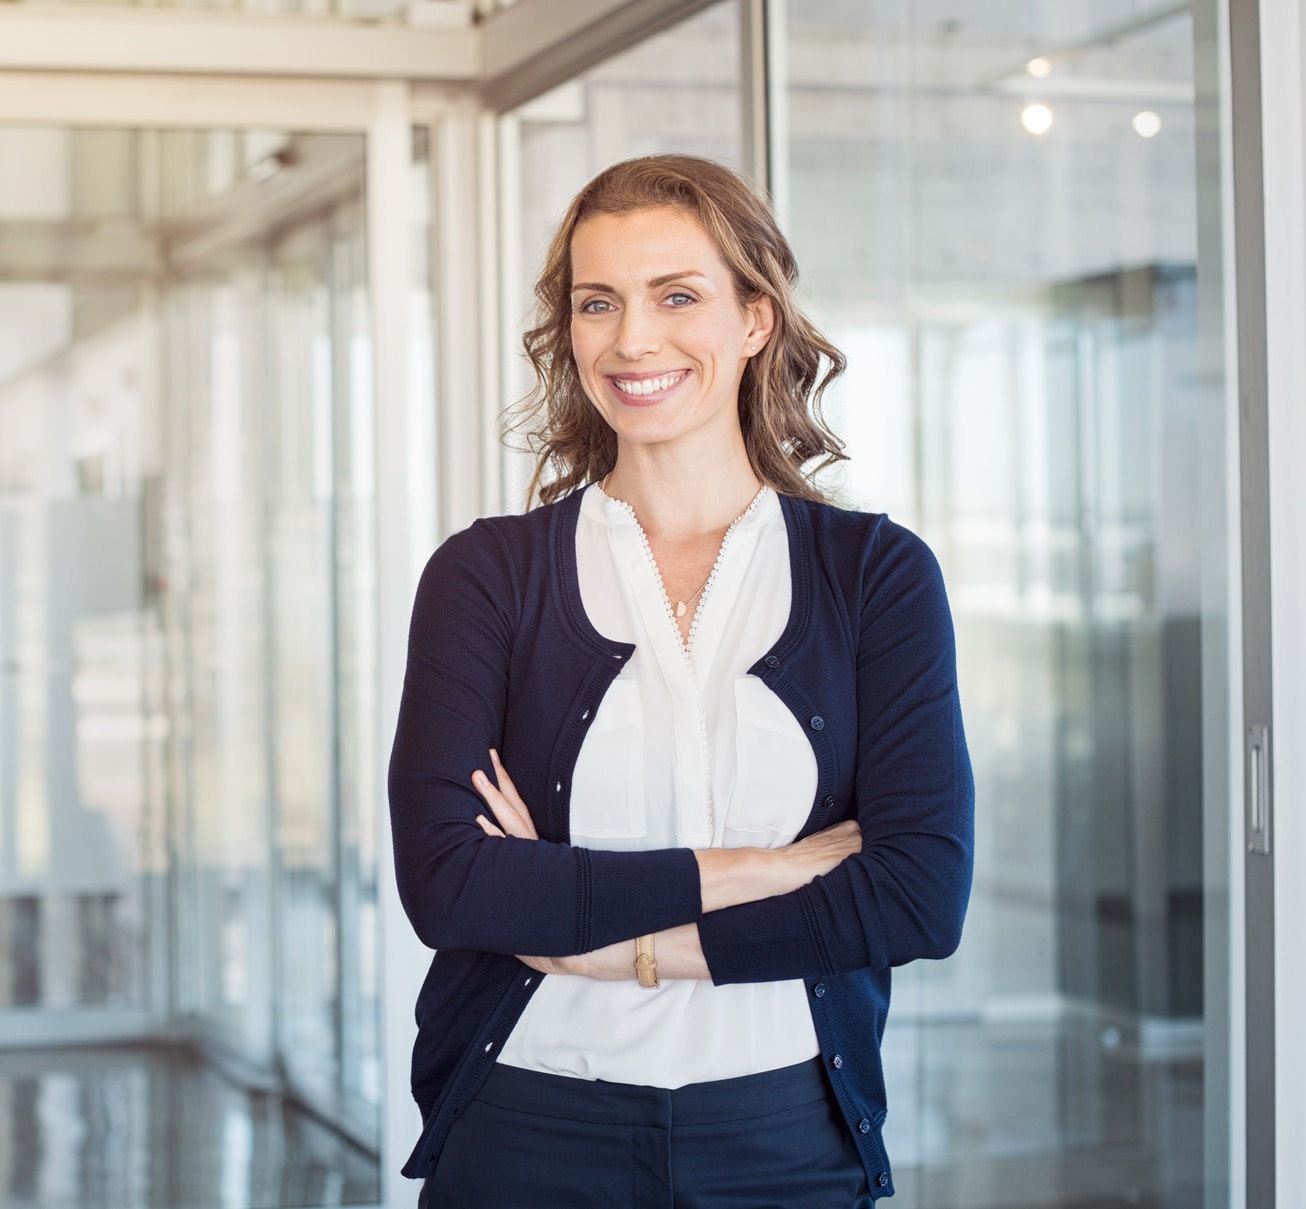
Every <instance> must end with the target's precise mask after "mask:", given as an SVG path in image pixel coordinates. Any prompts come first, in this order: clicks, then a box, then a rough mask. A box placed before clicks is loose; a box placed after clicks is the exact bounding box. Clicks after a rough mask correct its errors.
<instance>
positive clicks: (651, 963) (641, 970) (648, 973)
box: [635, 936, 661, 991]
mask: <svg viewBox="0 0 1306 1209" xmlns="http://www.w3.org/2000/svg"><path fill="white" fill-rule="evenodd" d="M635 973H636V974H638V975H639V985H640V986H642V987H643V988H644V989H645V990H647V991H651V990H653V988H654V987H657V986H660V985H661V983H659V982H658V963H657V958H656V957H654V956H653V937H652V936H640V937H637V938H636V940H635Z"/></svg>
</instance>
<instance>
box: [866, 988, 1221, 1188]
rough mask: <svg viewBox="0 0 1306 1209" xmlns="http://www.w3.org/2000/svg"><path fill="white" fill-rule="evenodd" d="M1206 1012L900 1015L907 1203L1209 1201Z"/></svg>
mask: <svg viewBox="0 0 1306 1209" xmlns="http://www.w3.org/2000/svg"><path fill="white" fill-rule="evenodd" d="M1201 1049H1202V1034H1201V1025H1200V1023H1199V1022H1195V1021H1172V1022H1151V1023H1150V1024H1149V1025H1148V1026H1144V1027H1140V1026H1138V1025H1137V1024H1134V1025H1130V1024H1129V1023H1128V1022H1127V1021H1124V1020H1122V1019H1120V1018H1117V1019H1116V1020H1115V1021H1114V1022H1111V1023H1104V1021H1103V1019H1102V1018H1101V1017H1100V1016H1099V1015H1097V1014H1096V1013H1092V1012H1087V1011H1086V1012H1084V1013H1082V1014H1080V1015H1070V1016H1068V1017H1067V1018H1063V1019H1061V1020H1056V1021H1042V1022H1039V1021H1034V1020H1029V1021H1025V1022H1023V1023H1019V1024H1017V1023H1005V1024H1000V1023H985V1024H978V1023H975V1022H946V1021H933V1022H930V1023H922V1022H912V1021H910V1020H899V1021H898V1022H897V1024H896V1025H895V1023H894V1022H893V1019H892V1017H890V1026H889V1030H888V1032H887V1034H886V1037H885V1048H884V1056H885V1067H886V1075H887V1078H888V1085H889V1089H890V1113H889V1120H888V1122H887V1123H886V1127H885V1140H886V1142H887V1144H888V1146H889V1150H890V1154H891V1156H892V1159H893V1163H894V1182H895V1184H896V1185H897V1193H898V1195H897V1197H896V1198H895V1199H894V1201H893V1206H894V1209H1201V1207H1202V1205H1203V1198H1204V1183H1203V1181H1204V1176H1205V1173H1204V1160H1203V1152H1202V1139H1203V1095H1202V1078H1203V1075H1202V1059H1201Z"/></svg>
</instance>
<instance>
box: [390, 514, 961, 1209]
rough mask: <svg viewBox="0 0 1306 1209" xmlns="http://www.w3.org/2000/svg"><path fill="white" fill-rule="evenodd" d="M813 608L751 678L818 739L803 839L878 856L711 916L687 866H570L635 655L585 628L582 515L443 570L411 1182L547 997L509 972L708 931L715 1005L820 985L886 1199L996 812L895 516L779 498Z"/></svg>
mask: <svg viewBox="0 0 1306 1209" xmlns="http://www.w3.org/2000/svg"><path fill="white" fill-rule="evenodd" d="M780 503H781V506H782V509H783V512H784V518H785V524H786V526H787V530H788V537H789V559H790V567H791V572H792V580H793V600H792V606H791V611H790V616H789V621H788V624H787V625H786V627H785V630H784V632H783V634H782V635H781V636H780V639H779V641H777V642H776V644H775V645H774V646H773V647H772V648H771V649H770V650H769V651H768V652H767V653H766V654H765V655H764V656H763V657H762V658H761V659H759V660H758V661H757V663H756V664H754V665H753V667H751V668H750V669H749V671H750V674H752V675H755V676H758V677H760V678H761V679H762V680H763V681H764V682H765V683H766V684H767V685H768V686H769V687H770V688H771V689H772V691H773V692H775V693H776V694H777V695H778V696H779V697H780V699H781V700H782V701H783V702H784V703H785V705H786V706H788V708H789V709H790V710H791V711H792V712H793V714H794V716H795V717H796V718H797V719H798V720H799V721H800V722H801V723H802V725H803V728H804V730H805V732H806V734H807V735H808V737H809V739H810V740H811V743H812V748H813V750H814V751H815V753H816V764H817V770H818V785H817V791H816V795H815V798H814V800H813V803H812V809H811V813H810V814H809V816H808V819H807V821H806V823H805V824H804V826H803V829H802V831H801V832H800V833H799V834H800V836H802V835H807V834H809V833H811V832H813V831H819V830H821V829H822V828H825V827H828V826H830V825H831V824H832V823H836V822H838V821H839V820H841V819H845V818H856V819H857V820H858V821H859V822H860V824H861V828H862V851H861V853H860V854H859V855H857V856H854V857H850V858H849V859H848V860H845V861H844V862H843V863H842V864H841V865H839V866H838V867H837V868H836V869H835V870H833V871H832V872H831V873H829V874H827V875H826V876H824V877H818V878H816V879H815V880H814V881H813V882H811V883H810V884H809V885H807V886H804V887H803V888H802V889H800V890H796V891H794V892H793V893H791V894H784V895H777V896H775V897H773V898H768V899H763V900H761V901H759V902H754V903H747V904H744V905H742V906H737V907H730V908H727V909H725V910H721V911H713V912H708V913H704V912H703V911H702V902H701V899H700V894H699V881H698V866H697V862H696V860H695V858H694V854H693V852H692V851H691V850H690V849H687V848H674V849H664V850H660V851H650V852H604V851H599V850H595V849H586V848H574V847H572V846H571V845H570V844H569V843H568V842H567V841H568V836H569V831H568V795H569V792H570V789H571V775H572V770H573V768H574V767H575V764H576V757H577V754H578V753H579V751H580V746H581V741H582V740H583V738H584V736H585V730H586V727H587V726H588V725H589V723H590V721H591V720H592V719H593V717H594V715H595V712H596V711H597V709H598V705H599V702H600V701H601V700H602V698H603V694H604V693H605V692H606V690H607V688H608V685H609V684H611V682H612V681H613V679H614V678H615V677H616V675H617V673H618V671H619V670H620V669H621V667H622V665H623V664H624V663H625V661H626V660H627V659H629V658H630V656H631V654H632V653H633V651H634V647H633V646H632V645H630V644H628V643H620V642H613V641H611V640H609V639H607V638H604V637H603V636H602V635H601V634H599V633H598V632H597V631H596V630H595V629H594V627H593V626H592V625H591V624H590V622H589V620H588V618H587V617H586V615H585V612H584V610H583V608H582V606H581V599H580V587H579V583H578V580H577V575H576V521H577V516H578V514H579V510H580V492H575V493H573V494H571V495H569V496H567V497H565V498H564V499H562V500H560V501H559V502H557V503H555V504H551V505H548V506H546V507H541V508H537V509H535V510H533V511H531V512H528V513H526V514H525V515H521V516H503V517H495V518H490V519H485V520H479V521H477V522H476V523H475V524H474V525H472V527H471V528H469V529H467V530H464V531H463V532H462V533H459V534H456V535H455V536H454V537H451V538H450V539H449V540H448V541H447V542H445V543H444V544H443V545H442V546H441V547H440V549H439V550H437V551H436V552H435V554H434V555H433V556H432V557H431V560H430V562H429V563H428V564H427V567H426V570H425V572H424V573H423V575H422V579H421V582H420V585H419V587H418V590H417V599H416V603H415V605H414V608H413V621H412V630H411V633H410V637H409V650H408V670H407V675H406V677H405V680H404V691H403V698H402V703H401V706H400V712H399V721H398V728H397V731H396V734H395V741H394V750H393V752H392V755H391V760H390V806H391V817H392V822H393V834H394V848H395V865H396V869H397V873H398V885H399V894H400V897H401V899H402V900H403V904H404V908H405V910H406V911H407V912H408V916H409V918H410V919H411V920H412V923H413V927H414V928H415V929H416V931H417V934H418V936H419V937H420V938H421V939H422V941H423V942H424V943H426V944H427V945H429V946H430V947H431V948H433V949H435V950H436V953H435V956H434V959H433V960H432V962H431V968H430V971H429V973H428V974H427V977H426V981H425V984H424V985H423V988H422V992H421V995H420V996H419V998H418V1003H417V1024H418V1037H417V1044H416V1047H415V1049H414V1053H413V1070H412V1080H413V1094H414V1096H415V1098H416V1100H417V1103H418V1105H419V1107H420V1108H421V1110H422V1114H423V1119H424V1121H425V1126H424V1129H423V1131H422V1137H421V1139H420V1141H419V1143H418V1146H417V1149H416V1150H415V1151H414V1153H413V1155H412V1157H411V1158H410V1159H409V1161H408V1163H407V1165H406V1166H405V1167H404V1173H405V1174H406V1175H409V1176H413V1177H416V1178H420V1177H424V1176H428V1175H430V1174H431V1172H432V1171H434V1169H435V1164H436V1161H437V1160H438V1158H439V1154H440V1149H441V1147H442V1146H443V1144H444V1140H445V1138H446V1136H447V1135H448V1132H449V1129H450V1127H451V1126H452V1125H453V1123H454V1121H455V1120H456V1119H457V1117H458V1114H459V1113H460V1112H462V1110H463V1109H464V1108H465V1107H466V1106H467V1105H468V1104H469V1103H470V1102H471V1100H472V1099H473V1098H474V1097H475V1095H476V1093H477V1091H478V1089H479V1088H480V1086H481V1083H482V1082H483V1081H484V1079H485V1076H486V1074H487V1073H488V1072H489V1070H490V1067H491V1066H492V1064H493V1063H494V1061H495V1059H496V1057H497V1054H498V1050H499V1048H500V1047H501V1045H502V1043H503V1040H504V1038H505V1037H507V1035H508V1033H509V1032H510V1031H511V1029H512V1027H513V1025H514V1024H515V1023H516V1022H517V1020H518V1018H519V1017H520V1015H521V1013H522V1010H523V1009H524V1008H525V1006H526V1003H527V1001H528V1000H529V999H530V997H531V995H532V994H533V993H534V991H535V989H536V988H537V987H538V986H539V984H540V980H541V979H542V978H543V977H544V975H542V974H538V973H536V972H535V971H533V970H531V969H530V968H528V967H527V966H525V965H523V964H522V963H521V962H519V961H518V960H517V959H516V958H515V957H514V956H513V954H516V953H529V954H531V955H538V956H545V957H550V956H565V955H571V954H576V953H583V952H587V951H589V950H591V949H596V948H600V947H602V946H604V945H608V944H612V943H615V942H617V941H623V940H629V939H631V938H632V937H635V936H639V935H641V934H643V933H646V932H657V931H659V930H661V929H663V928H671V927H675V926H677V925H679V924H685V923H693V922H697V924H698V928H699V934H700V937H701V939H702V945H703V952H704V955H705V957H706V959H707V964H708V968H709V969H710V970H711V972H712V979H713V981H714V982H716V983H718V984H722V983H731V982H768V981H774V980H778V979H791V978H801V979H804V980H805V981H806V983H807V987H808V992H809V994H808V1001H809V1003H810V1005H811V1009H812V1018H813V1021H814V1022H815V1026H816V1035H817V1039H818V1041H819V1043H820V1046H821V1053H822V1055H823V1056H824V1058H825V1066H826V1070H827V1073H828V1075H829V1078H830V1083H831V1086H832V1087H833V1090H834V1093H835V1096H836V1098H837V1100H838V1102H839V1105H840V1108H841V1109H842V1112H843V1116H844V1119H845V1121H846V1122H847V1125H848V1128H849V1130H850V1131H851V1134H852V1137H853V1140H854V1141H855V1142H856V1143H857V1146H858V1149H859V1151H860V1153H861V1156H862V1160H863V1162H864V1163H865V1165H866V1170H867V1175H868V1177H869V1179H870V1184H871V1189H872V1192H873V1195H875V1196H884V1195H891V1194H892V1191H893V1184H892V1179H891V1177H890V1174H889V1165H888V1161H887V1159H886V1157H885V1154H884V1148H883V1144H882V1142H881V1139H880V1128H881V1125H882V1123H883V1121H884V1115H885V1092H884V1078H883V1072H882V1069H881V1064H880V1040H881V1038H882V1036H883V1032H884V1022H885V1016H886V1013H887V1011H888V1006H889V983H890V967H892V966H895V965H901V964H902V963H904V962H907V961H911V960H913V959H915V958H918V957H934V958H939V957H946V956H947V955H948V954H950V953H951V952H952V951H953V950H954V949H955V948H956V946H957V943H958V941H959V940H960V936H961V926H962V919H963V917H964V915H965V909H966V901H967V898H968V897H969V893H970V880H971V861H972V847H973V806H974V788H973V783H972V780H971V771H970V762H969V759H968V757H967V753H966V743H965V738H964V735H963V732H962V724H961V712H960V709H959V706H958V699H957V683H956V657H955V649H954V640H953V631H952V620H951V616H950V614H949V611H948V604H947V599H946V597H945V594H944V589H943V580H942V576H941V575H940V572H939V568H938V564H937V563H936V562H935V560H934V557H933V555H932V554H931V553H930V551H929V550H928V548H927V547H926V546H925V544H924V543H923V542H921V541H920V539H919V538H917V537H915V536H914V535H912V534H911V533H909V532H908V531H907V530H905V529H903V528H901V527H900V526H898V525H895V524H894V523H893V522H891V521H889V520H888V519H887V518H886V517H884V516H878V515H871V514H866V513H858V512H848V511H844V510H841V509H838V508H835V507H832V506H830V505H825V504H815V503H809V502H806V501H802V500H796V499H791V498H786V497H783V496H782V497H781V500H780ZM491 747H496V748H498V749H499V751H500V753H501V755H502V758H503V762H504V766H505V767H506V768H507V769H508V770H509V771H510V772H511V773H512V776H513V780H514V781H515V783H516V785H517V787H518V789H519V790H520V792H521V794H522V797H523V798H524V799H525V801H526V802H527V803H528V804H529V806H530V809H531V813H532V815H533V816H534V819H535V825H536V827H537V829H538V831H539V834H540V839H539V840H538V841H533V840H520V839H498V838H491V837H489V836H487V835H486V834H485V833H484V832H483V831H482V830H481V828H480V826H479V825H478V824H477V822H476V816H477V815H478V814H482V813H484V812H485V807H484V805H483V803H482V801H481V799H480V797H479V796H478V795H477V794H476V792H475V791H474V790H473V789H472V786H471V782H470V779H469V778H470V776H471V773H472V771H473V770H474V769H477V768H488V754H487V753H488V749H489V748H491Z"/></svg>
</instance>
